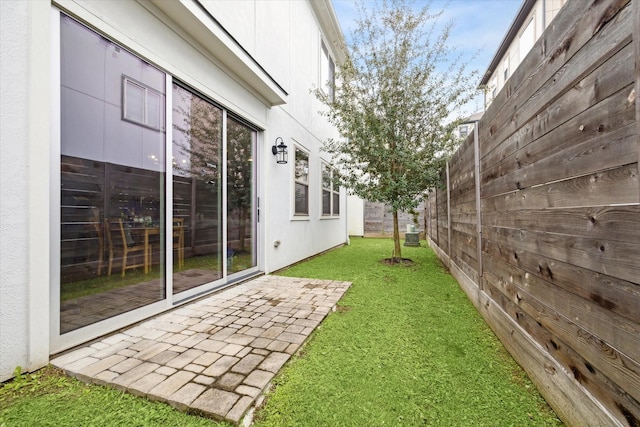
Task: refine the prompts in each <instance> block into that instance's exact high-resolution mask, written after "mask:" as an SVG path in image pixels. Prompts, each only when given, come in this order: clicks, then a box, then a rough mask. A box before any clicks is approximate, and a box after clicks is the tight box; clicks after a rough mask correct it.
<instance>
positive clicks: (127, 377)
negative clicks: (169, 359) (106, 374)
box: [113, 362, 160, 390]
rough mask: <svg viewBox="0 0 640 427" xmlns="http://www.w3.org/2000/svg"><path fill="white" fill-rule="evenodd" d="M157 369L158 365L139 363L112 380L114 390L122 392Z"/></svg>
mask: <svg viewBox="0 0 640 427" xmlns="http://www.w3.org/2000/svg"><path fill="white" fill-rule="evenodd" d="M159 367H160V365H158V364H157V363H150V362H144V363H141V364H140V365H138V366H136V367H135V368H133V369H130V370H129V371H127V372H125V373H124V374H122V375H119V376H117V377H116V378H114V380H113V384H114V386H115V388H117V389H118V390H124V389H126V388H127V387H129V385H130V384H131V383H133V382H134V381H137V380H139V379H140V378H142V377H143V376H145V375H147V374H149V373H151V372H153V371H155V370H156V369H158V368H159Z"/></svg>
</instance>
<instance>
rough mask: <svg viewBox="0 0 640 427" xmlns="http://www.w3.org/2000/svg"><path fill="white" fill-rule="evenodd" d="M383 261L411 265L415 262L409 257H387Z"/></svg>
mask: <svg viewBox="0 0 640 427" xmlns="http://www.w3.org/2000/svg"><path fill="white" fill-rule="evenodd" d="M382 262H383V263H384V264H386V265H405V266H409V267H410V266H412V265H414V264H415V263H414V262H413V260H411V259H409V258H385V259H383V260H382Z"/></svg>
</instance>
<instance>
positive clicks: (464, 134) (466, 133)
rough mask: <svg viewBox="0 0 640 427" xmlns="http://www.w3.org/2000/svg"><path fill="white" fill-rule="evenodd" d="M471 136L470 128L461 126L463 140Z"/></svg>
mask: <svg viewBox="0 0 640 427" xmlns="http://www.w3.org/2000/svg"><path fill="white" fill-rule="evenodd" d="M468 134H469V128H468V127H467V125H462V126H460V136H461V137H462V138H464V137H466V136H467V135H468Z"/></svg>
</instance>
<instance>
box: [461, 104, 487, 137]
mask: <svg viewBox="0 0 640 427" xmlns="http://www.w3.org/2000/svg"><path fill="white" fill-rule="evenodd" d="M483 114H484V111H478V112H477V113H473V114H472V115H470V116H469V117H467V118H466V119H464V120H463V121H462V123H460V124H459V125H458V127H457V128H456V129H455V130H454V133H455V134H456V136H457V137H458V138H460V139H461V140H462V141H464V140H465V139H466V138H467V136H469V135H470V134H471V133H472V132H473V129H474V128H475V127H476V123H477V122H479V121H480V119H481V118H482V115H483Z"/></svg>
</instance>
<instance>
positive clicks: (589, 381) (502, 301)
mask: <svg viewBox="0 0 640 427" xmlns="http://www.w3.org/2000/svg"><path fill="white" fill-rule="evenodd" d="M496 271H500V270H499V269H496ZM502 274H504V273H502ZM496 277H497V276H493V275H492V274H488V275H487V276H486V277H485V279H486V280H485V289H486V290H487V294H488V295H489V296H490V297H491V299H492V300H493V301H495V303H496V304H497V305H498V306H500V307H501V308H502V310H504V311H505V312H506V313H507V314H508V315H509V316H510V318H511V319H512V321H513V322H515V323H517V324H518V325H519V326H520V327H522V328H523V329H524V330H525V331H526V332H527V333H528V335H529V336H530V337H531V338H532V339H534V340H535V341H536V342H537V343H538V344H539V345H541V346H542V347H544V348H545V350H546V351H548V352H549V353H551V354H552V355H553V357H554V358H555V360H556V361H557V362H558V363H559V364H560V365H561V367H562V368H563V369H564V370H565V371H566V372H568V373H569V374H570V375H571V376H572V377H573V379H574V380H575V381H576V383H579V384H580V385H581V386H582V387H584V388H585V389H587V390H588V391H589V392H590V393H591V394H592V395H594V396H596V397H598V398H599V400H600V401H601V402H605V403H608V407H611V408H612V410H613V412H614V413H615V414H616V415H617V416H618V418H620V419H624V418H625V417H626V415H625V414H631V415H632V416H633V417H636V418H637V417H638V415H639V414H640V405H639V404H638V401H637V400H636V399H634V398H633V397H632V396H629V395H627V394H626V393H625V392H624V389H622V388H621V387H620V386H619V385H618V384H616V383H614V382H612V381H611V380H610V379H609V377H608V376H607V375H606V374H605V372H603V371H600V370H599V368H598V364H600V365H602V366H604V367H605V368H606V369H607V370H608V371H610V372H611V371H612V372H613V374H614V376H616V375H617V376H618V377H619V380H620V382H621V383H622V384H624V385H626V386H627V387H631V388H633V387H635V382H636V378H637V372H635V371H633V370H631V371H630V368H631V369H635V368H636V367H635V365H633V361H631V360H630V359H629V358H628V357H626V356H625V355H624V354H621V353H619V352H616V351H615V350H614V349H612V348H609V347H606V346H603V345H602V341H600V340H598V339H596V338H595V337H593V336H592V335H590V334H588V333H586V332H584V331H581V330H580V329H579V328H576V327H575V325H573V324H572V323H571V322H570V321H569V320H568V319H565V318H562V317H558V315H557V314H556V313H555V312H554V311H553V309H552V308H550V307H548V306H545V305H544V304H540V303H539V302H537V301H536V300H535V299H529V297H528V295H527V294H526V293H525V292H523V291H521V290H513V289H509V288H513V286H511V285H509V284H506V286H505V289H500V287H501V285H500V284H498V286H493V284H495V283H496V282H494V280H495V279H496ZM503 283H504V282H503ZM509 293H513V294H516V293H517V294H518V295H519V298H520V300H518V301H517V302H513V301H512V299H511V298H509V295H508V294H509ZM563 326H566V328H562V327H563ZM548 327H551V329H547V328H548ZM558 328H560V330H562V331H566V333H565V334H563V336H558V334H557V333H555V331H556V329H558ZM566 337H568V339H569V341H570V343H575V342H579V343H580V345H578V346H577V347H578V349H579V351H581V352H582V353H587V356H590V358H591V360H587V359H585V358H584V357H582V355H581V354H580V353H578V352H577V351H575V350H574V349H573V348H572V345H573V346H575V344H568V343H566V342H565V341H564V338H566ZM585 348H588V350H585ZM593 353H595V355H594V354H593ZM594 360H595V361H596V364H595V365H594V362H593V361H594ZM628 362H631V363H632V365H627V363H628ZM525 369H526V368H525ZM620 371H624V373H628V372H632V373H633V375H634V376H635V377H634V378H632V379H629V378H627V377H626V375H625V374H624V373H620ZM610 372H609V375H611V373H610ZM577 425H581V424H577ZM607 425H609V424H607Z"/></svg>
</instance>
